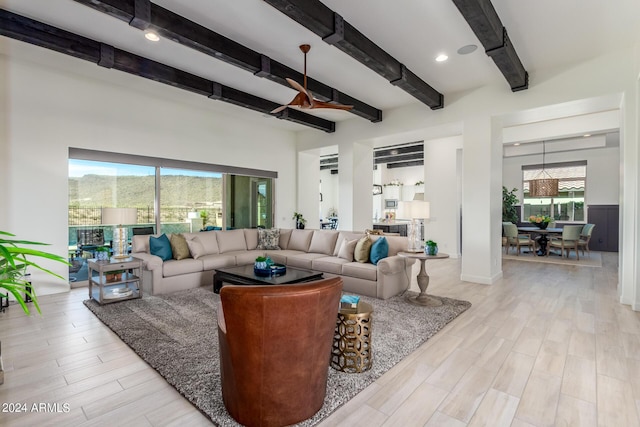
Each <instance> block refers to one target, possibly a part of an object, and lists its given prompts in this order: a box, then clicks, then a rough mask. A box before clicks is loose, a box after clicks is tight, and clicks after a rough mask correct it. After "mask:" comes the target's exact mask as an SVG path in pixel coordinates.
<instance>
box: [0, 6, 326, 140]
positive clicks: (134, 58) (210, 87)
mask: <svg viewBox="0 0 640 427" xmlns="http://www.w3.org/2000/svg"><path fill="white" fill-rule="evenodd" d="M0 35H2V36H6V37H10V38H12V39H15V40H19V41H22V42H26V43H30V44H34V45H37V46H41V47H44V48H47V49H51V50H54V51H56V52H60V53H64V54H67V55H70V56H73V57H76V58H80V59H84V60H86V61H90V62H93V63H96V64H98V65H100V66H102V67H106V68H113V69H116V70H119V71H123V72H126V73H129V74H133V75H136V76H140V77H144V78H147V79H151V80H154V81H157V82H160V83H164V84H167V85H170V86H173V87H176V88H179V89H183V90H187V91H189V92H192V93H197V94H199V95H204V96H207V97H209V98H212V99H219V100H221V101H224V102H228V103H231V104H234V105H238V106H241V107H244V108H248V109H251V110H254V111H259V112H261V113H264V114H268V113H269V112H270V111H271V110H273V109H274V108H276V107H278V105H279V104H278V103H276V102H272V101H269V100H266V99H263V98H259V97H257V96H255V95H251V94H248V93H245V92H242V91H239V90H237V89H234V88H231V87H228V86H224V85H222V84H220V83H217V82H213V81H211V80H208V79H205V78H203V77H200V76H196V75H194V74H191V73H188V72H186V71H182V70H179V69H177V68H174V67H171V66H168V65H165V64H161V63H159V62H156V61H153V60H151V59H148V58H144V57H142V56H138V55H134V54H133V53H130V52H126V51H124V50H120V49H117V48H114V47H112V46H109V45H107V44H104V43H100V42H97V41H95V40H91V39H89V38H86V37H82V36H79V35H77V34H74V33H71V32H69V31H65V30H62V29H60V28H56V27H53V26H51V25H48V24H44V23H42V22H39V21H35V20H33V19H30V18H27V17H24V16H22V15H18V14H15V13H12V12H9V11H6V10H4V9H0ZM276 117H278V118H281V119H285V120H288V121H291V122H294V123H299V124H303V125H305V126H309V127H312V128H314V129H319V130H323V131H325V132H334V131H335V123H334V122H332V121H329V120H325V119H322V118H319V117H315V116H312V115H310V114H306V113H304V112H302V111H289V112H288V114H282V113H280V114H279V115H277V116H276Z"/></svg>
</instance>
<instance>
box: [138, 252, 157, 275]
mask: <svg viewBox="0 0 640 427" xmlns="http://www.w3.org/2000/svg"><path fill="white" fill-rule="evenodd" d="M131 256H132V257H135V258H138V259H141V260H142V265H143V266H144V268H145V270H149V271H153V270H156V269H160V272H162V262H163V261H162V258H160V257H159V256H156V255H151V254H148V253H146V252H134V253H132V254H131Z"/></svg>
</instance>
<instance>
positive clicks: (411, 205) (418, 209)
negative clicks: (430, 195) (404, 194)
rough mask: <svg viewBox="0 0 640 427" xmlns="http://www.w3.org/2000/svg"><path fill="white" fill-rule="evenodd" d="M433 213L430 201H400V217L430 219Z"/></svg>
mask: <svg viewBox="0 0 640 427" xmlns="http://www.w3.org/2000/svg"><path fill="white" fill-rule="evenodd" d="M430 215H431V212H430V206H429V202H425V201H424V200H412V201H410V202H400V206H399V209H398V218H402V219H429V217H430Z"/></svg>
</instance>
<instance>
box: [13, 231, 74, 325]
mask: <svg viewBox="0 0 640 427" xmlns="http://www.w3.org/2000/svg"><path fill="white" fill-rule="evenodd" d="M12 237H15V235H14V234H11V233H8V232H6V231H0V288H3V289H5V290H6V291H8V293H10V294H11V295H13V297H14V298H15V299H16V301H17V302H18V304H20V306H21V307H22V310H24V312H25V314H27V315H29V307H28V306H27V305H26V304H25V296H28V297H29V298H31V300H32V301H33V305H34V307H35V308H36V310H38V313H40V306H39V305H38V299H37V297H36V293H35V291H34V290H33V288H32V287H31V286H30V284H29V282H27V281H26V280H25V274H26V271H27V268H28V267H31V268H36V269H38V270H41V271H44V272H45V273H47V274H50V275H52V276H54V277H57V278H59V279H61V280H63V281H64V280H65V279H64V277H62V276H60V275H59V274H56V273H54V272H53V271H51V270H48V269H46V268H44V267H42V266H40V265H38V264H37V263H35V262H33V261H31V259H33V258H45V259H50V260H53V261H56V262H61V263H63V264H66V265H69V263H68V262H67V260H66V259H65V258H64V257H61V256H60V255H56V254H52V253H49V252H44V251H39V250H36V249H31V248H27V247H24V246H22V245H47V244H46V243H41V242H31V241H28V240H16V239H12Z"/></svg>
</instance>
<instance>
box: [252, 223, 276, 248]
mask: <svg viewBox="0 0 640 427" xmlns="http://www.w3.org/2000/svg"><path fill="white" fill-rule="evenodd" d="M279 243H280V229H279V228H272V229H269V230H267V229H266V228H258V247H257V248H256V249H273V250H276V249H280V246H278V245H279Z"/></svg>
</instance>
